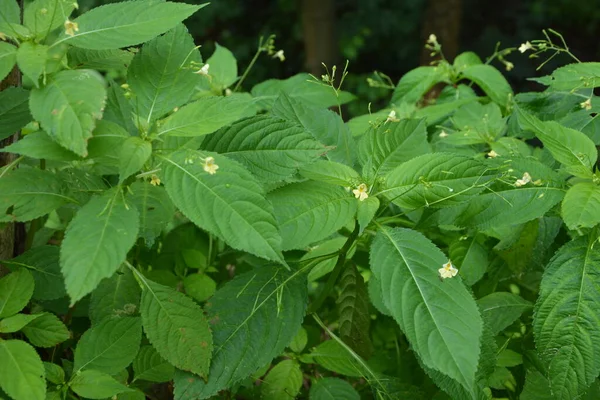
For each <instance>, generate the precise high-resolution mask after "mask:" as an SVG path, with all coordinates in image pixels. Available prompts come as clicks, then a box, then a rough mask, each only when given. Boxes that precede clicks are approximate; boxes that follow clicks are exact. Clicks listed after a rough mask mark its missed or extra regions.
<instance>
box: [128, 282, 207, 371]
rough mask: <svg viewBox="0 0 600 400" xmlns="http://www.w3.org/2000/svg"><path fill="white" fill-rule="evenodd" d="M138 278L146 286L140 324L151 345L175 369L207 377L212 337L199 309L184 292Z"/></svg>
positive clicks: (143, 293)
mask: <svg viewBox="0 0 600 400" xmlns="http://www.w3.org/2000/svg"><path fill="white" fill-rule="evenodd" d="M138 276H139V277H140V279H141V280H142V281H143V284H144V286H145V287H144V289H143V291H142V303H141V306H140V307H141V308H140V312H141V314H142V323H143V324H144V332H145V333H146V336H147V337H148V340H149V341H150V343H152V346H154V348H155V349H156V350H157V351H158V353H159V354H160V355H161V356H162V357H164V358H165V359H166V360H167V361H169V362H170V363H171V364H173V365H174V366H175V367H177V368H179V369H182V370H185V371H191V372H193V373H194V374H197V375H200V376H203V377H206V375H207V374H208V368H209V366H210V361H211V353H212V350H213V338H212V335H211V331H210V327H209V325H208V321H207V320H206V317H205V316H204V313H203V311H202V309H201V308H200V306H198V305H197V304H196V303H194V301H193V300H192V299H190V298H189V297H187V296H185V295H184V294H183V293H180V292H177V291H175V290H174V289H171V288H169V287H166V286H162V285H159V284H157V283H154V282H152V281H149V280H147V279H145V278H142V277H141V275H138Z"/></svg>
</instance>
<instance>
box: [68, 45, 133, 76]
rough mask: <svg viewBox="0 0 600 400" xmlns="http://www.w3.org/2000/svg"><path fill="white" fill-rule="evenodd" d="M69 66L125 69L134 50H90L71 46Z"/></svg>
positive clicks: (100, 69)
mask: <svg viewBox="0 0 600 400" xmlns="http://www.w3.org/2000/svg"><path fill="white" fill-rule="evenodd" d="M68 58H69V66H70V67H71V68H73V69H95V70H99V71H119V70H120V71H123V72H124V71H125V70H126V69H127V67H128V66H129V64H131V60H132V59H133V52H131V51H126V50H116V49H114V50H89V49H79V48H77V47H71V48H70V49H69V52H68Z"/></svg>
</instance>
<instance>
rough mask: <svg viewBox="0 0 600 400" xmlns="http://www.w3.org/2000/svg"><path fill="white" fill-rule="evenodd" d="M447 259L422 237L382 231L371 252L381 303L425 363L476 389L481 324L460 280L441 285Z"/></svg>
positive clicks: (472, 389)
mask: <svg viewBox="0 0 600 400" xmlns="http://www.w3.org/2000/svg"><path fill="white" fill-rule="evenodd" d="M447 261H448V259H447V258H446V257H445V256H444V254H443V253H442V252H441V251H440V250H439V249H438V248H437V247H436V246H435V245H434V244H433V243H431V242H430V241H429V240H428V239H427V238H425V236H423V235H422V234H421V233H418V232H416V231H413V230H410V229H401V228H395V229H390V228H384V229H382V230H380V231H379V232H378V234H377V236H376V237H375V241H374V242H373V245H372V247H371V270H372V271H373V273H374V274H375V276H377V278H378V279H379V281H380V282H381V287H382V295H383V301H384V303H385V305H386V306H387V307H388V308H389V309H390V311H391V313H392V315H393V316H394V319H395V320H396V321H397V322H398V324H399V325H400V328H402V331H403V332H404V334H405V335H406V337H407V338H408V340H409V342H410V344H411V346H412V347H413V349H414V350H415V351H416V352H417V354H419V356H420V357H421V359H422V360H423V363H424V364H425V365H426V366H427V367H429V368H432V369H434V370H437V371H439V372H441V373H443V374H444V375H447V376H448V377H450V378H452V379H454V380H456V381H457V382H459V383H460V384H461V385H462V386H463V387H464V388H465V389H466V390H467V391H468V392H473V391H474V388H475V372H476V371H477V365H478V359H479V353H480V349H479V342H480V339H481V336H482V326H483V323H482V320H481V316H480V315H479V310H478V309H477V305H476V303H475V300H474V299H473V297H472V296H471V294H470V293H469V292H468V291H467V289H466V288H465V286H464V285H463V283H462V282H461V280H460V279H456V278H452V279H444V280H443V281H441V280H440V279H439V273H438V269H439V268H441V267H442V265H443V264H444V263H446V262H447Z"/></svg>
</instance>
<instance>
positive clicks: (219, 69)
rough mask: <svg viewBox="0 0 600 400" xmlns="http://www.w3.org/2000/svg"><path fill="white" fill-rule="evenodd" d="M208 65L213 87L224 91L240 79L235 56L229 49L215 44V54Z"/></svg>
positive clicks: (208, 61) (207, 61)
mask: <svg viewBox="0 0 600 400" xmlns="http://www.w3.org/2000/svg"><path fill="white" fill-rule="evenodd" d="M206 63H207V64H209V66H210V69H209V75H210V78H209V79H211V81H210V83H211V85H215V86H217V87H218V88H219V90H223V89H225V88H228V87H229V86H231V85H233V84H234V83H235V81H237V78H238V68H237V61H236V59H235V56H234V55H233V53H232V52H231V51H229V49H227V48H226V47H223V46H219V44H218V43H215V52H214V53H213V54H212V55H211V56H210V58H209V59H208V60H206Z"/></svg>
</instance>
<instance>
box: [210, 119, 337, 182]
mask: <svg viewBox="0 0 600 400" xmlns="http://www.w3.org/2000/svg"><path fill="white" fill-rule="evenodd" d="M202 149H203V150H207V151H214V152H217V153H220V154H224V155H226V156H227V157H228V158H231V159H234V160H236V161H238V162H240V163H241V164H243V165H244V166H245V167H246V168H247V169H248V170H249V171H250V172H252V173H253V174H254V175H256V176H257V177H258V178H259V179H261V180H264V181H268V182H271V181H277V180H283V179H285V178H287V177H289V176H290V175H292V174H294V173H295V172H296V171H297V169H298V168H299V167H301V166H303V165H306V164H308V163H310V162H312V161H315V160H316V159H317V158H319V156H320V155H321V154H323V153H324V152H325V151H326V149H325V147H324V146H323V145H322V144H320V143H319V142H317V141H315V140H313V139H312V137H311V136H310V135H309V134H308V133H307V132H306V131H305V130H304V129H302V128H300V127H297V126H295V125H294V124H292V123H290V122H287V121H285V120H282V119H279V118H273V117H269V116H267V115H259V116H256V117H250V118H245V119H243V120H241V121H238V122H235V123H234V124H232V125H231V126H229V127H226V128H223V129H221V130H219V131H218V132H215V133H214V134H213V135H210V136H209V137H207V138H206V139H205V140H204V142H203V143H202Z"/></svg>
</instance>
